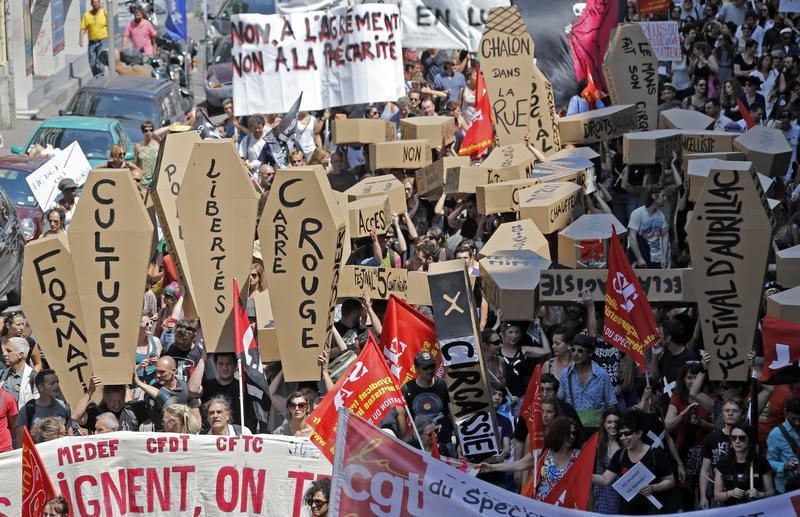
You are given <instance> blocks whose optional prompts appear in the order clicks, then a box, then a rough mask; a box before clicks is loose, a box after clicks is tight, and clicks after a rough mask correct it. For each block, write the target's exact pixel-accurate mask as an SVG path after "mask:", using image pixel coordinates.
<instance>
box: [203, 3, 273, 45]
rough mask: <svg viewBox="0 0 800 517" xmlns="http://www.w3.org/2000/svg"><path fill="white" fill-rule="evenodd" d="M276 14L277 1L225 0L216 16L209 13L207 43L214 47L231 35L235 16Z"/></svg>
mask: <svg viewBox="0 0 800 517" xmlns="http://www.w3.org/2000/svg"><path fill="white" fill-rule="evenodd" d="M243 13H251V14H275V0H225V1H224V2H223V3H222V5H221V6H220V8H219V10H218V11H217V13H216V14H214V13H208V21H209V23H208V26H207V27H206V41H209V42H211V43H213V44H214V45H216V44H217V42H219V41H220V40H221V39H222V37H223V36H228V35H229V34H230V33H231V16H233V15H234V14H243Z"/></svg>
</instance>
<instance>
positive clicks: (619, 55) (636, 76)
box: [603, 23, 658, 131]
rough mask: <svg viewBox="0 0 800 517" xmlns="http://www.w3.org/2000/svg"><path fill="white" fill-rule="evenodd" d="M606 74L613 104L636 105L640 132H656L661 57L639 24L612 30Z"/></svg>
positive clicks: (606, 61) (605, 65) (604, 69)
mask: <svg viewBox="0 0 800 517" xmlns="http://www.w3.org/2000/svg"><path fill="white" fill-rule="evenodd" d="M603 75H604V76H605V78H606V85H608V93H609V96H610V97H611V100H612V101H613V102H614V104H633V105H635V106H636V120H637V122H636V127H637V129H638V130H639V131H647V130H649V129H655V128H656V125H657V124H658V120H656V117H657V116H658V115H657V113H658V112H657V110H656V108H657V107H658V58H656V56H655V54H653V49H652V48H650V42H649V41H648V39H647V36H645V34H644V32H643V31H642V28H641V27H640V26H639V25H638V24H636V23H628V24H625V25H619V26H617V27H615V28H614V29H611V37H610V38H609V43H608V50H607V51H606V55H605V59H603Z"/></svg>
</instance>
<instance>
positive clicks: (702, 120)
mask: <svg viewBox="0 0 800 517" xmlns="http://www.w3.org/2000/svg"><path fill="white" fill-rule="evenodd" d="M713 127H714V119H713V118H711V117H709V116H708V115H706V114H705V113H700V112H699V111H696V110H687V109H683V108H672V109H668V110H664V111H662V112H661V115H660V116H659V117H658V128H659V129H694V130H706V129H711V128H713Z"/></svg>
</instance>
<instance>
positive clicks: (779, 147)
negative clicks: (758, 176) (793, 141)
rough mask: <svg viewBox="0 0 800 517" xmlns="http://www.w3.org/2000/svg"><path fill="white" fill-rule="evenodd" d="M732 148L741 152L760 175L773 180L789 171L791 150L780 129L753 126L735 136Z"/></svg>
mask: <svg viewBox="0 0 800 517" xmlns="http://www.w3.org/2000/svg"><path fill="white" fill-rule="evenodd" d="M733 147H734V149H736V150H737V151H741V152H743V153H744V155H745V158H746V159H747V160H748V161H751V162H753V166H755V168H756V170H757V171H758V172H760V173H762V174H766V175H767V176H772V177H773V178H775V177H780V176H784V175H786V173H787V172H788V171H789V164H790V163H791V161H792V148H791V147H790V146H789V142H788V141H787V140H786V137H785V136H783V131H781V130H780V129H776V128H772V127H764V126H755V127H753V128H750V129H748V130H747V132H746V133H744V134H743V135H740V136H737V137H736V139H735V140H734V141H733Z"/></svg>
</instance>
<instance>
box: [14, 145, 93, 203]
mask: <svg viewBox="0 0 800 517" xmlns="http://www.w3.org/2000/svg"><path fill="white" fill-rule="evenodd" d="M91 168H92V166H91V165H90V164H89V160H87V159H86V155H84V154H83V151H82V150H81V146H80V144H79V143H78V142H77V141H75V142H72V143H71V144H69V145H68V146H67V147H65V148H64V149H62V150H58V151H56V154H55V155H54V156H53V157H52V158H50V159H49V160H47V162H46V163H45V164H44V165H42V166H41V167H39V168H38V169H36V170H35V171H33V172H32V173H30V174H28V175H27V176H25V181H26V182H27V183H28V186H29V187H30V188H31V192H33V197H35V198H36V202H37V203H39V207H40V208H42V209H43V210H47V209H48V208H50V207H51V206H53V205H54V204H55V202H56V198H57V197H58V194H59V191H58V182H59V181H61V180H62V179H64V178H70V179H72V180H74V181H75V184H76V185H83V183H84V182H85V181H86V176H88V175H89V171H90V170H91Z"/></svg>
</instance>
